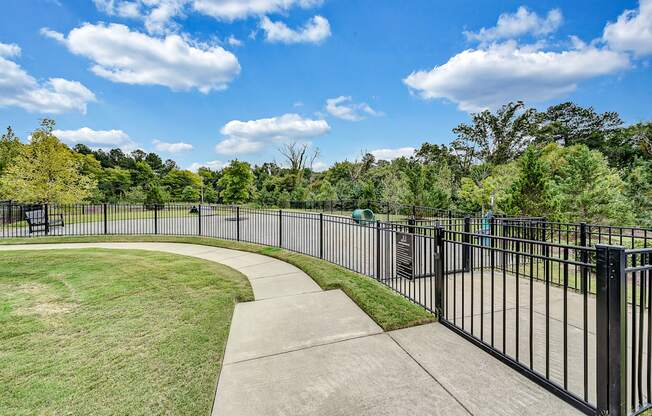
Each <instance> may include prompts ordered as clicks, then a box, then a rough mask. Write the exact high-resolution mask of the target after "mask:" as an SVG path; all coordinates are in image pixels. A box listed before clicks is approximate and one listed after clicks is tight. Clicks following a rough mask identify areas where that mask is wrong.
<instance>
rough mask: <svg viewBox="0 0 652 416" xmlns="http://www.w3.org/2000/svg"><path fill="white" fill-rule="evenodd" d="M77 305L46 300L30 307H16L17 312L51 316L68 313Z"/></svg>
mask: <svg viewBox="0 0 652 416" xmlns="http://www.w3.org/2000/svg"><path fill="white" fill-rule="evenodd" d="M76 307H77V305H76V304H74V303H65V302H57V303H55V302H44V303H38V304H36V305H34V306H30V307H28V308H20V309H16V313H17V314H19V315H39V316H51V315H57V314H62V313H68V312H70V311H72V310H73V309H75V308H76Z"/></svg>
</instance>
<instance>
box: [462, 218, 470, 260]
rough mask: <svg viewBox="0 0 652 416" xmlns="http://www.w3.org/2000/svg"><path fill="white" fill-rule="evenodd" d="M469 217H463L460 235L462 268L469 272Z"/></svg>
mask: <svg viewBox="0 0 652 416" xmlns="http://www.w3.org/2000/svg"><path fill="white" fill-rule="evenodd" d="M470 233H471V217H469V216H468V215H467V216H466V217H464V234H463V235H462V267H463V268H464V271H465V272H470V271H471V234H470Z"/></svg>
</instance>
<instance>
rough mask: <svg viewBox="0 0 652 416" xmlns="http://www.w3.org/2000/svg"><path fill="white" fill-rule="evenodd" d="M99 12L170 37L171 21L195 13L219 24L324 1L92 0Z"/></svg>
mask: <svg viewBox="0 0 652 416" xmlns="http://www.w3.org/2000/svg"><path fill="white" fill-rule="evenodd" d="M93 1H94V3H95V6H96V7H97V9H98V10H100V11H102V12H104V13H106V14H108V15H110V16H119V17H123V18H132V19H139V20H142V21H143V22H144V25H145V28H146V29H147V31H148V32H149V33H154V34H161V33H169V32H171V31H174V30H176V29H178V27H179V26H178V24H177V23H175V21H174V19H175V18H177V17H184V16H185V15H186V14H188V13H190V12H192V11H195V12H198V13H200V14H204V15H207V16H211V17H214V18H216V19H219V20H225V21H234V20H237V19H245V18H249V17H259V16H264V15H267V14H272V13H286V12H287V11H289V10H290V9H291V8H294V7H300V8H303V9H308V8H312V7H316V6H319V5H321V4H322V2H323V0H93Z"/></svg>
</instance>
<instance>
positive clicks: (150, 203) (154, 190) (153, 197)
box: [145, 184, 168, 209]
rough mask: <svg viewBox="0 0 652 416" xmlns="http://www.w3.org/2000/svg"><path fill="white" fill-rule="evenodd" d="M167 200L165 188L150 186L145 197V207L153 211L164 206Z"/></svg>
mask: <svg viewBox="0 0 652 416" xmlns="http://www.w3.org/2000/svg"><path fill="white" fill-rule="evenodd" d="M167 199H168V198H167V194H166V193H165V191H164V190H163V188H161V187H160V186H158V185H156V184H154V185H151V186H149V189H148V190H147V193H146V195H145V206H147V207H148V208H149V209H152V208H154V207H155V206H158V205H161V204H164V203H165V202H166V201H167Z"/></svg>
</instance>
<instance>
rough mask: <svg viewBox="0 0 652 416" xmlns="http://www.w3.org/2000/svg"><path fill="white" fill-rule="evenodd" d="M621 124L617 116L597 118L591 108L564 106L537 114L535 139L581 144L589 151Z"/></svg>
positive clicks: (595, 147)
mask: <svg viewBox="0 0 652 416" xmlns="http://www.w3.org/2000/svg"><path fill="white" fill-rule="evenodd" d="M622 123H623V122H622V120H621V119H620V117H619V116H618V113H615V112H606V113H601V114H599V113H596V112H595V110H594V109H593V107H587V108H584V107H580V106H578V105H577V104H575V103H572V102H565V103H561V104H558V105H554V106H552V107H549V108H548V109H547V110H546V111H544V112H542V113H539V114H537V127H536V130H535V135H536V137H537V141H538V142H542V143H551V142H552V143H559V144H561V145H563V146H573V145H576V144H583V145H586V146H588V147H589V149H601V148H602V147H603V145H604V141H605V140H606V138H607V136H608V135H609V133H610V132H612V131H613V130H615V129H616V128H618V127H619V126H620V125H621V124H622Z"/></svg>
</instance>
